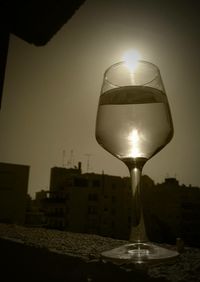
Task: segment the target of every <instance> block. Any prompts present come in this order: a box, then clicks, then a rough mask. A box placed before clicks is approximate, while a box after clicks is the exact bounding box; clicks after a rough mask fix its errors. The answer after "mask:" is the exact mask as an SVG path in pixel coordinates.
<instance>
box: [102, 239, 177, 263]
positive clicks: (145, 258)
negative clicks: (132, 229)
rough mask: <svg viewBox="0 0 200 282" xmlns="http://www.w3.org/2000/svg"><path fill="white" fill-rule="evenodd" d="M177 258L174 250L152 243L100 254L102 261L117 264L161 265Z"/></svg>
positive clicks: (133, 244)
mask: <svg viewBox="0 0 200 282" xmlns="http://www.w3.org/2000/svg"><path fill="white" fill-rule="evenodd" d="M178 256H179V253H178V252H177V251H175V250H170V249H167V248H163V247H160V246H158V245H155V244H153V243H150V242H148V243H130V244H126V245H123V246H120V247H118V248H114V249H112V250H109V251H105V252H102V253H101V257H102V259H103V260H106V261H111V262H114V263H118V264H127V263H128V264H129V263H136V264H137V263H138V264H140V263H162V262H166V261H170V260H172V259H175V258H176V257H178Z"/></svg>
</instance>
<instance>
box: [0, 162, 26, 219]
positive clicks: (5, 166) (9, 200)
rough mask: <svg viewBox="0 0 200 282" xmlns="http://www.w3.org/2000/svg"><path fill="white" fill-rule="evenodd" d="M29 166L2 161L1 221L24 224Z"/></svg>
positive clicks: (0, 173) (0, 171)
mask: <svg viewBox="0 0 200 282" xmlns="http://www.w3.org/2000/svg"><path fill="white" fill-rule="evenodd" d="M28 179H29V166H27V165H19V164H9V163H0V222H4V223H15V224H24V222H25V212H26V204H27V191H28Z"/></svg>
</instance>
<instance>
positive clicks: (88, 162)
mask: <svg viewBox="0 0 200 282" xmlns="http://www.w3.org/2000/svg"><path fill="white" fill-rule="evenodd" d="M85 155H86V156H87V172H89V170H90V157H91V156H92V154H85Z"/></svg>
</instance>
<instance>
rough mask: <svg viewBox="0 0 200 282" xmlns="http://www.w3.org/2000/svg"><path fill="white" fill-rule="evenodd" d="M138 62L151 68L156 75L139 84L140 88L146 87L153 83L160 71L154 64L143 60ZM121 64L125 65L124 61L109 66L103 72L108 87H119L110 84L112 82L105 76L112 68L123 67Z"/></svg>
mask: <svg viewBox="0 0 200 282" xmlns="http://www.w3.org/2000/svg"><path fill="white" fill-rule="evenodd" d="M138 62H139V63H142V64H146V65H149V66H151V67H152V68H153V69H155V70H156V74H155V76H154V77H153V79H151V80H149V81H147V82H146V83H143V84H141V86H144V85H147V84H149V83H151V82H152V81H154V80H155V79H156V78H157V77H158V76H159V74H160V69H159V67H158V66H157V65H155V64H154V63H151V62H149V61H145V60H138ZM123 64H126V61H120V62H117V63H114V64H112V65H110V66H109V67H108V68H107V69H106V70H105V72H104V80H105V81H106V82H108V83H109V84H110V85H113V86H117V87H119V86H120V85H118V84H114V83H112V82H111V81H110V80H109V79H108V78H107V74H108V72H109V71H110V70H111V69H112V68H115V67H118V66H119V65H123Z"/></svg>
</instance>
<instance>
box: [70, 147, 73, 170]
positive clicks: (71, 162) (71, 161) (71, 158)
mask: <svg viewBox="0 0 200 282" xmlns="http://www.w3.org/2000/svg"><path fill="white" fill-rule="evenodd" d="M70 165H71V167H74V151H73V150H71V151H70Z"/></svg>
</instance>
